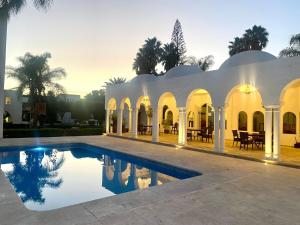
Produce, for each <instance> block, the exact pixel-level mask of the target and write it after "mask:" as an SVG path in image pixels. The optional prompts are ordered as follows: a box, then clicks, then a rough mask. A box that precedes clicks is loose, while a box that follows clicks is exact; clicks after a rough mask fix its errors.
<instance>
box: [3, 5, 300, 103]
mask: <svg viewBox="0 0 300 225" xmlns="http://www.w3.org/2000/svg"><path fill="white" fill-rule="evenodd" d="M299 9H300V1H297V0H294V1H292V0H290V1H288V0H286V1H283V0H263V1H262V0H251V1H246V0H241V1H240V0H228V1H224V0H207V1H204V0H201V1H200V0H185V1H182V0H181V1H180V0H160V1H159V0H151V1H146V0H145V1H143V0H126V1H121V0H120V1H115V0H107V1H101V0H56V1H54V4H53V6H52V7H51V8H50V10H49V11H48V12H47V13H45V12H44V11H42V10H41V11H37V10H36V9H35V8H34V7H33V6H32V5H31V4H28V5H27V6H26V7H25V8H24V9H23V10H22V12H21V13H20V14H19V15H17V16H14V17H12V18H11V19H10V21H9V25H8V43H7V65H10V66H16V65H17V61H16V58H17V57H18V56H22V55H24V54H25V53H26V52H31V53H34V54H41V53H44V52H50V53H51V54H52V59H51V60H50V65H51V67H53V68H54V67H63V68H65V70H66V71H67V74H68V76H67V78H66V79H65V80H62V81H61V84H63V85H64V86H65V87H66V89H67V92H68V93H70V94H80V95H81V96H82V97H84V96H85V95H86V94H87V93H89V92H91V91H92V90H99V89H100V88H102V86H103V84H104V82H105V81H107V80H108V79H109V78H111V77H115V76H122V77H126V78H127V79H131V78H133V77H134V76H135V72H134V71H133V70H132V63H133V59H134V57H135V54H136V52H137V50H138V48H139V47H140V46H141V45H142V44H143V42H144V40H145V39H146V38H148V37H154V36H156V37H157V38H158V39H159V40H160V41H162V42H163V43H167V42H170V38H171V33H172V30H173V26H174V23H175V20H176V19H177V18H178V19H179V20H180V22H181V24H182V28H183V33H184V38H185V41H186V45H187V55H188V56H189V55H193V56H196V57H199V58H200V57H203V56H206V55H209V54H212V55H213V56H214V57H215V65H214V67H213V68H212V69H217V68H218V67H219V66H220V64H221V63H222V62H223V61H224V60H226V59H227V58H228V42H229V41H231V40H232V39H233V38H234V37H235V36H241V35H242V33H243V32H244V30H245V29H248V28H250V27H252V26H253V25H254V24H256V25H262V26H263V27H265V28H267V30H268V32H269V33H270V35H269V44H268V46H267V48H266V49H265V51H267V52H270V53H272V54H274V55H276V56H277V55H278V53H279V51H280V50H281V49H282V48H284V47H286V46H287V45H288V42H289V39H290V37H291V35H293V34H296V33H300V26H299V16H300V12H299ZM158 72H160V70H159V71H158ZM16 85H17V84H16V83H15V82H14V81H12V80H9V79H7V80H6V84H5V87H6V88H7V89H8V88H12V87H15V86H16Z"/></svg>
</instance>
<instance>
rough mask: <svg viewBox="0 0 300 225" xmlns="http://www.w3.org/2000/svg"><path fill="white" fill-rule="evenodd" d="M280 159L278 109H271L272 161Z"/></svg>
mask: <svg viewBox="0 0 300 225" xmlns="http://www.w3.org/2000/svg"><path fill="white" fill-rule="evenodd" d="M279 157H280V108H279V107H276V108H273V159H274V160H278V159H279Z"/></svg>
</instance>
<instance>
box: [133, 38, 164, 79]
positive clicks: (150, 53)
mask: <svg viewBox="0 0 300 225" xmlns="http://www.w3.org/2000/svg"><path fill="white" fill-rule="evenodd" d="M160 46H161V42H160V41H159V40H157V38H156V37H154V38H148V39H147V40H146V41H145V44H144V45H143V46H142V48H140V49H139V51H138V53H137V54H136V57H135V59H134V63H133V67H132V68H133V69H134V70H135V71H136V74H137V75H140V74H156V69H155V67H156V66H157V64H158V63H159V60H160V56H161V52H162V49H161V47H160Z"/></svg>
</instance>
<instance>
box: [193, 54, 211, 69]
mask: <svg viewBox="0 0 300 225" xmlns="http://www.w3.org/2000/svg"><path fill="white" fill-rule="evenodd" d="M187 62H188V64H189V65H197V66H199V67H200V69H201V70H203V71H207V70H209V68H210V67H211V66H212V65H213V64H214V63H215V62H214V57H213V56H212V55H208V56H205V57H203V58H200V59H197V58H196V57H194V56H190V57H189V58H188V60H187Z"/></svg>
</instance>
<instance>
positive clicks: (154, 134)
mask: <svg viewBox="0 0 300 225" xmlns="http://www.w3.org/2000/svg"><path fill="white" fill-rule="evenodd" d="M158 118H159V117H158V109H154V108H152V142H159V126H158Z"/></svg>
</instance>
